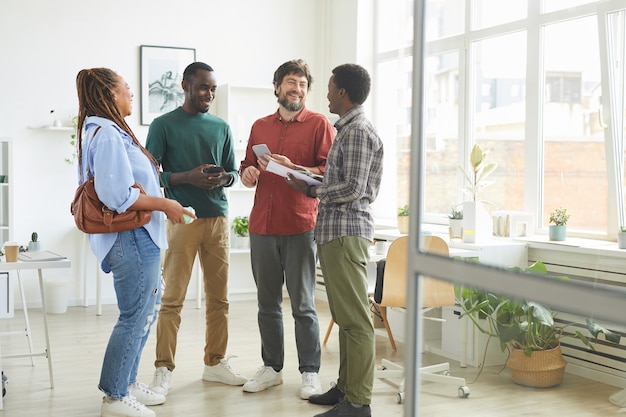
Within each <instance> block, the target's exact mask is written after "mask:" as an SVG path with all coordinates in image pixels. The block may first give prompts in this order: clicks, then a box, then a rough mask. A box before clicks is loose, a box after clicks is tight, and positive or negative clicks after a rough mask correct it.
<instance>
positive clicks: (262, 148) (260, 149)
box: [252, 144, 272, 158]
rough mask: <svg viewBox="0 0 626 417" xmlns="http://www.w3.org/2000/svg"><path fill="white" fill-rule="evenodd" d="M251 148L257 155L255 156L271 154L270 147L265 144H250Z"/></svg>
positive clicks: (260, 156)
mask: <svg viewBox="0 0 626 417" xmlns="http://www.w3.org/2000/svg"><path fill="white" fill-rule="evenodd" d="M252 150H253V151H254V154H255V155H256V156H257V158H262V157H263V155H271V154H272V153H271V152H270V148H268V147H267V145H265V144H261V145H252Z"/></svg>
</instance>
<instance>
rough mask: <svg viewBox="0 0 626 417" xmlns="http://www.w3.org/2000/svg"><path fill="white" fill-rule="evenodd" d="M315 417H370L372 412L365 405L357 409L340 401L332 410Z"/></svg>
mask: <svg viewBox="0 0 626 417" xmlns="http://www.w3.org/2000/svg"><path fill="white" fill-rule="evenodd" d="M315 417H372V410H371V409H370V406H369V405H367V404H366V405H362V406H360V407H358V408H357V407H354V406H353V405H352V404H350V403H348V402H346V401H343V400H342V401H340V402H339V403H337V404H336V405H335V406H334V407H333V408H332V409H330V410H328V411H326V412H325V413H322V414H318V415H316V416H315Z"/></svg>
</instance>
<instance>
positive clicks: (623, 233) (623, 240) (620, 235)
mask: <svg viewBox="0 0 626 417" xmlns="http://www.w3.org/2000/svg"><path fill="white" fill-rule="evenodd" d="M617 247H618V248H619V249H626V226H620V227H619V229H618V230H617Z"/></svg>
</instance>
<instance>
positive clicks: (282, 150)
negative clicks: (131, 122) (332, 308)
mask: <svg viewBox="0 0 626 417" xmlns="http://www.w3.org/2000/svg"><path fill="white" fill-rule="evenodd" d="M312 83H313V77H312V76H311V73H310V71H309V67H308V65H307V64H306V62H304V61H303V60H300V59H297V60H292V61H288V62H285V63H284V64H282V65H281V66H280V67H278V69H277V70H276V72H274V94H275V95H276V97H278V104H279V105H278V111H276V112H275V113H274V114H271V115H269V116H266V117H263V118H261V119H259V120H257V121H256V122H255V123H254V124H253V125H252V129H251V131H250V138H249V140H248V147H247V149H246V157H245V159H244V160H243V161H241V167H240V169H239V172H240V175H241V182H242V183H243V184H244V185H245V186H246V187H254V186H255V185H256V193H255V196H254V206H253V207H252V211H251V213H250V223H249V229H250V256H251V263H252V274H253V276H254V280H255V282H256V286H257V299H258V306H259V312H258V323H259V331H260V333H261V345H262V346H261V356H262V358H263V366H262V367H261V368H260V369H259V371H258V372H257V373H256V375H255V376H254V377H253V378H252V379H251V380H249V381H248V382H246V383H245V384H244V386H243V390H244V391H246V392H259V391H263V390H265V389H267V388H269V387H272V386H274V385H279V384H282V382H283V379H282V368H283V362H284V356H285V352H284V350H285V349H284V331H283V316H282V299H283V292H282V288H283V283H284V284H285V285H286V287H287V291H288V293H289V298H290V300H291V311H292V315H293V318H294V321H295V333H296V334H295V336H296V346H297V349H298V360H299V371H300V373H301V374H302V387H301V389H300V397H301V398H302V399H308V398H309V396H311V395H313V394H319V393H321V383H320V379H319V373H318V372H319V367H320V339H319V325H318V320H317V313H316V312H315V303H314V295H315V265H316V263H317V251H316V245H315V243H314V241H313V230H314V228H315V221H316V218H317V199H314V198H307V197H306V196H305V195H302V194H301V193H299V192H298V191H296V190H294V189H293V188H291V187H290V186H289V185H288V184H287V183H286V181H285V179H284V178H283V177H281V176H278V175H276V174H274V173H271V172H268V171H267V170H266V168H267V164H268V163H269V161H270V160H273V162H276V163H279V164H281V165H283V166H285V167H287V168H291V169H297V170H301V169H306V170H308V171H310V172H312V173H313V174H319V175H323V173H324V168H325V166H326V157H327V154H328V150H329V149H330V146H331V145H332V141H333V139H334V137H335V129H334V127H333V126H332V125H331V124H330V122H329V121H328V119H327V118H326V116H324V115H322V114H320V113H316V112H313V111H311V110H309V109H307V108H306V107H305V101H306V96H307V93H308V92H309V91H310V89H311V84H312ZM259 144H265V145H267V147H268V148H269V151H270V152H271V154H269V155H268V154H265V155H261V156H260V157H259V156H257V155H256V154H255V153H254V150H253V149H252V147H253V146H254V145H259Z"/></svg>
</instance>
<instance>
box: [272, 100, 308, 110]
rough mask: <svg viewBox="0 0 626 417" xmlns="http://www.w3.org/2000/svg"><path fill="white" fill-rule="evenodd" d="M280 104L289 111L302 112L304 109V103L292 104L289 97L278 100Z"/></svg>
mask: <svg viewBox="0 0 626 417" xmlns="http://www.w3.org/2000/svg"><path fill="white" fill-rule="evenodd" d="M278 103H280V105H281V106H283V107H284V108H286V109H287V110H289V111H300V110H302V109H303V108H304V102H302V101H301V102H299V103H292V102H290V101H289V99H287V97H285V98H283V99H278Z"/></svg>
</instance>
